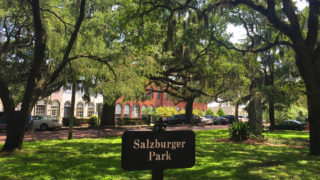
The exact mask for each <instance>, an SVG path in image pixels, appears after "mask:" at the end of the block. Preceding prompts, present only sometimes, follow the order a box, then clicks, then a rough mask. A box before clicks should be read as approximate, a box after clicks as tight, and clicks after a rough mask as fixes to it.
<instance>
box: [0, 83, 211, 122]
mask: <svg viewBox="0 0 320 180" xmlns="http://www.w3.org/2000/svg"><path fill="white" fill-rule="evenodd" d="M71 94H72V87H71V84H67V85H66V86H65V87H63V88H60V90H59V91H57V92H54V93H52V94H51V95H50V96H49V97H47V98H45V99H41V100H39V101H38V102H37V103H36V105H35V106H34V108H33V110H32V112H31V115H50V116H55V117H58V118H60V119H62V118H66V117H69V116H70V115H71ZM83 95H84V92H83V91H82V88H81V83H78V85H77V92H76V100H75V112H74V116H75V117H78V118H82V117H84V118H86V117H90V116H92V115H98V114H100V112H101V111H102V105H103V96H102V95H101V94H98V95H97V96H91V97H90V102H85V101H84V100H83V98H82V97H83ZM163 106H167V107H174V108H176V110H177V111H178V112H180V111H181V110H184V109H185V106H186V103H185V102H180V103H178V104H174V102H173V101H172V100H170V99H169V98H168V95H167V93H158V92H151V93H150V94H149V98H147V99H146V100H144V101H142V100H140V101H123V97H121V98H119V99H118V100H117V101H116V109H115V116H116V117H128V118H140V117H142V114H143V113H142V112H143V110H144V109H146V108H149V107H151V108H153V109H154V108H157V107H163ZM193 108H194V109H200V110H202V111H206V110H207V105H206V104H204V103H194V104H193ZM0 111H3V108H2V104H1V101H0Z"/></svg>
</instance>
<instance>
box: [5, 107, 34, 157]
mask: <svg viewBox="0 0 320 180" xmlns="http://www.w3.org/2000/svg"><path fill="white" fill-rule="evenodd" d="M7 117H8V116H6V118H7ZM27 120H28V118H27V117H24V116H23V115H22V113H20V112H16V113H13V114H10V115H9V118H8V122H7V138H6V141H5V144H4V146H3V148H2V151H5V152H11V151H13V150H15V149H17V148H18V149H21V148H22V142H23V138H24V133H25V127H26V124H27V123H26V122H27Z"/></svg>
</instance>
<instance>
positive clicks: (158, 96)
mask: <svg viewBox="0 0 320 180" xmlns="http://www.w3.org/2000/svg"><path fill="white" fill-rule="evenodd" d="M156 95H157V100H159V99H160V93H158V92H157V94H156Z"/></svg>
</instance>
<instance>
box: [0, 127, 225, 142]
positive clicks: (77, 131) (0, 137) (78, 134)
mask: <svg viewBox="0 0 320 180" xmlns="http://www.w3.org/2000/svg"><path fill="white" fill-rule="evenodd" d="M227 127H228V125H215V126H189V125H181V126H180V125H179V126H169V127H167V131H173V130H194V131H199V130H207V129H226V128H227ZM126 130H150V127H143V126H142V127H121V128H120V127H117V128H105V129H100V130H98V129H92V128H81V127H75V128H74V130H73V138H97V137H104V136H116V135H122V133H123V132H124V131H126ZM67 138H68V128H66V127H63V128H60V129H57V130H54V131H38V130H37V131H35V132H34V135H33V138H32V131H28V132H26V133H25V137H24V141H32V140H44V139H67ZM5 139H6V133H5V132H0V143H4V141H5Z"/></svg>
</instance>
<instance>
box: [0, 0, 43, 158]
mask: <svg viewBox="0 0 320 180" xmlns="http://www.w3.org/2000/svg"><path fill="white" fill-rule="evenodd" d="M31 6H32V14H33V25H34V35H35V45H34V54H33V56H34V60H33V64H32V68H31V69H30V73H29V77H28V81H27V84H26V87H25V92H24V95H23V99H22V104H21V111H20V113H19V115H17V114H16V113H12V112H9V113H10V114H12V115H9V114H8V112H7V116H9V118H8V124H7V138H6V141H5V144H4V146H3V148H2V151H6V152H11V151H14V150H15V149H17V148H19V149H21V147H22V142H23V138H24V133H25V127H26V124H27V122H28V119H29V114H30V112H31V110H32V106H33V104H34V101H35V100H36V99H37V97H36V96H35V95H34V89H35V87H36V77H40V76H39V75H40V74H39V72H40V68H41V65H42V64H43V62H44V57H45V48H46V32H45V31H44V28H43V27H42V21H41V15H40V3H39V0H34V1H31Z"/></svg>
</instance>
